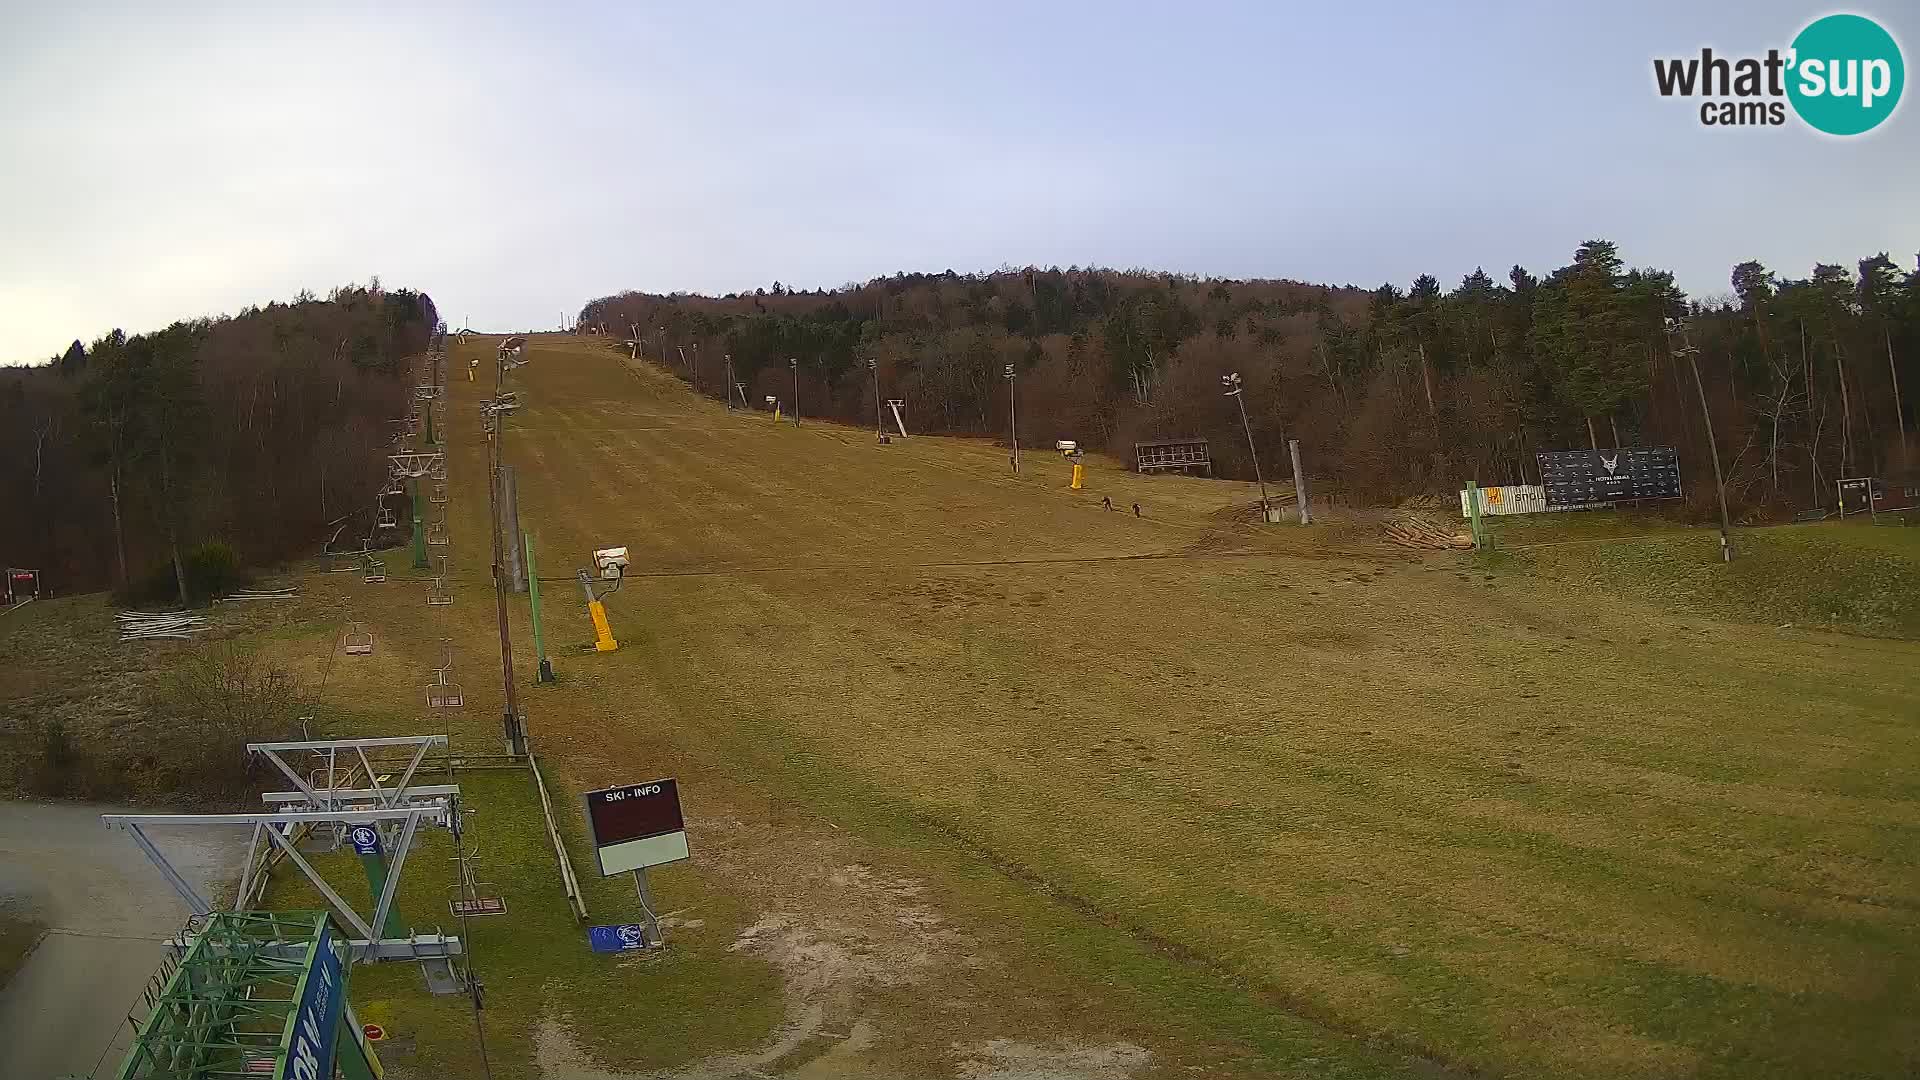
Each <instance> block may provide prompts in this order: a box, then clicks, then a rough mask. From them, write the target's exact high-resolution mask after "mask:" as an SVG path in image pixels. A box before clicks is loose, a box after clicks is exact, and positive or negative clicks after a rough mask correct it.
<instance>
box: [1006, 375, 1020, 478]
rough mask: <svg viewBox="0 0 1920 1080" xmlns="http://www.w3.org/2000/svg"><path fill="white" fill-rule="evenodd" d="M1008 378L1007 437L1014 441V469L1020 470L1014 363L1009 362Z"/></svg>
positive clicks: (1018, 419)
mask: <svg viewBox="0 0 1920 1080" xmlns="http://www.w3.org/2000/svg"><path fill="white" fill-rule="evenodd" d="M1005 375H1006V379H1007V439H1008V441H1010V442H1012V443H1013V458H1012V461H1013V471H1014V472H1015V473H1018V472H1019V471H1020V416H1019V412H1018V410H1016V409H1015V408H1014V388H1015V385H1016V380H1015V376H1014V371H1013V365H1012V364H1008V365H1007V369H1006V372H1005Z"/></svg>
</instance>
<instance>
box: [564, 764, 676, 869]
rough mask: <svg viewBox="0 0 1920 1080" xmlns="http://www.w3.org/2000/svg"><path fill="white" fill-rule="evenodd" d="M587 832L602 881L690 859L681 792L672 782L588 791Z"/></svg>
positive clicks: (661, 781)
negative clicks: (628, 872) (682, 813)
mask: <svg viewBox="0 0 1920 1080" xmlns="http://www.w3.org/2000/svg"><path fill="white" fill-rule="evenodd" d="M587 828H588V830H589V831H590V832H591V833H592V835H593V854H594V857H595V858H596V859H598V860H599V862H600V875H601V876H602V877H612V876H613V875H615V874H624V873H626V872H627V871H629V870H645V869H646V868H647V867H649V866H661V865H664V864H666V863H674V862H680V861H682V860H683V859H686V858H687V857H688V855H687V823H686V819H685V818H684V817H682V816H681V814H680V788H679V786H678V785H677V784H675V783H674V781H673V780H672V779H666V780H651V781H648V782H647V783H644V784H626V785H624V786H621V787H611V788H601V789H600V790H598V791H589V792H587Z"/></svg>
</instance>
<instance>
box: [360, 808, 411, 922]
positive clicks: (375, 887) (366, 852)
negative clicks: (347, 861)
mask: <svg viewBox="0 0 1920 1080" xmlns="http://www.w3.org/2000/svg"><path fill="white" fill-rule="evenodd" d="M347 840H348V841H349V842H350V843H352V844H353V853H354V854H355V855H358V856H359V857H360V868H361V869H362V870H364V871H366V874H367V892H368V893H369V894H371V895H372V896H373V897H374V898H375V899H376V900H377V899H379V898H380V897H382V896H385V895H386V894H387V853H386V851H385V850H383V849H382V848H381V845H380V830H379V829H376V828H374V827H373V826H372V825H355V826H353V827H352V828H350V829H348V830H347ZM377 929H378V932H379V934H380V936H381V937H390V938H394V937H405V936H406V935H407V934H408V933H409V932H410V931H409V930H408V929H407V922H406V920H405V919H402V918H401V917H400V909H399V906H398V905H395V906H394V907H393V908H391V909H389V910H388V912H387V924H386V925H385V926H383V927H379V928H377Z"/></svg>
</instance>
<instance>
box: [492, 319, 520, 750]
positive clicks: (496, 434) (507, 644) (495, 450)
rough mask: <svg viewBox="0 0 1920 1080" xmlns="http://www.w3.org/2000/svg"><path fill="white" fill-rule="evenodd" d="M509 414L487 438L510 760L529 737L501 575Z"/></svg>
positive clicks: (496, 416) (499, 380)
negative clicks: (515, 675)
mask: <svg viewBox="0 0 1920 1080" xmlns="http://www.w3.org/2000/svg"><path fill="white" fill-rule="evenodd" d="M506 381H507V354H506V350H505V349H504V348H503V349H501V350H500V352H499V353H498V354H497V356H496V357H495V363H494V369H493V399H494V400H495V401H499V400H500V396H501V394H502V393H503V392H504V391H505V389H506ZM505 436H506V414H505V413H503V412H500V411H499V410H495V411H494V413H493V433H492V434H491V435H489V436H488V437H487V457H488V459H489V460H488V461H487V506H488V507H489V509H490V510H491V512H492V515H493V614H494V619H495V620H496V621H497V622H498V623H499V625H500V683H501V687H502V688H503V690H504V691H505V694H506V712H505V713H504V714H503V715H502V717H501V728H502V731H503V733H504V734H505V736H506V740H507V755H508V756H509V757H525V756H526V755H527V735H526V732H525V731H523V730H521V727H520V698H519V695H518V694H516V693H515V692H514V686H513V633H512V630H511V628H510V627H509V626H508V625H507V580H506V575H505V574H503V573H501V562H502V559H503V556H504V553H503V552H502V550H501V548H502V544H501V536H500V531H501V529H502V527H503V526H502V524H501V520H500V464H501V459H502V458H503V457H504V456H505V455H504V450H505Z"/></svg>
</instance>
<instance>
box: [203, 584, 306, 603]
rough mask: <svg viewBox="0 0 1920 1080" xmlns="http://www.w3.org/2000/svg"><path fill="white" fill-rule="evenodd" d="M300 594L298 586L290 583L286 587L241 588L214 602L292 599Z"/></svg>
mask: <svg viewBox="0 0 1920 1080" xmlns="http://www.w3.org/2000/svg"><path fill="white" fill-rule="evenodd" d="M299 595H300V589H299V587H298V586H295V585H289V586H287V587H286V588H284V589H239V590H236V591H234V592H231V593H228V594H227V595H225V596H222V597H218V598H217V599H215V600H214V603H216V604H221V603H225V602H227V601H229V600H291V599H293V598H294V597H296V596H299Z"/></svg>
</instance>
